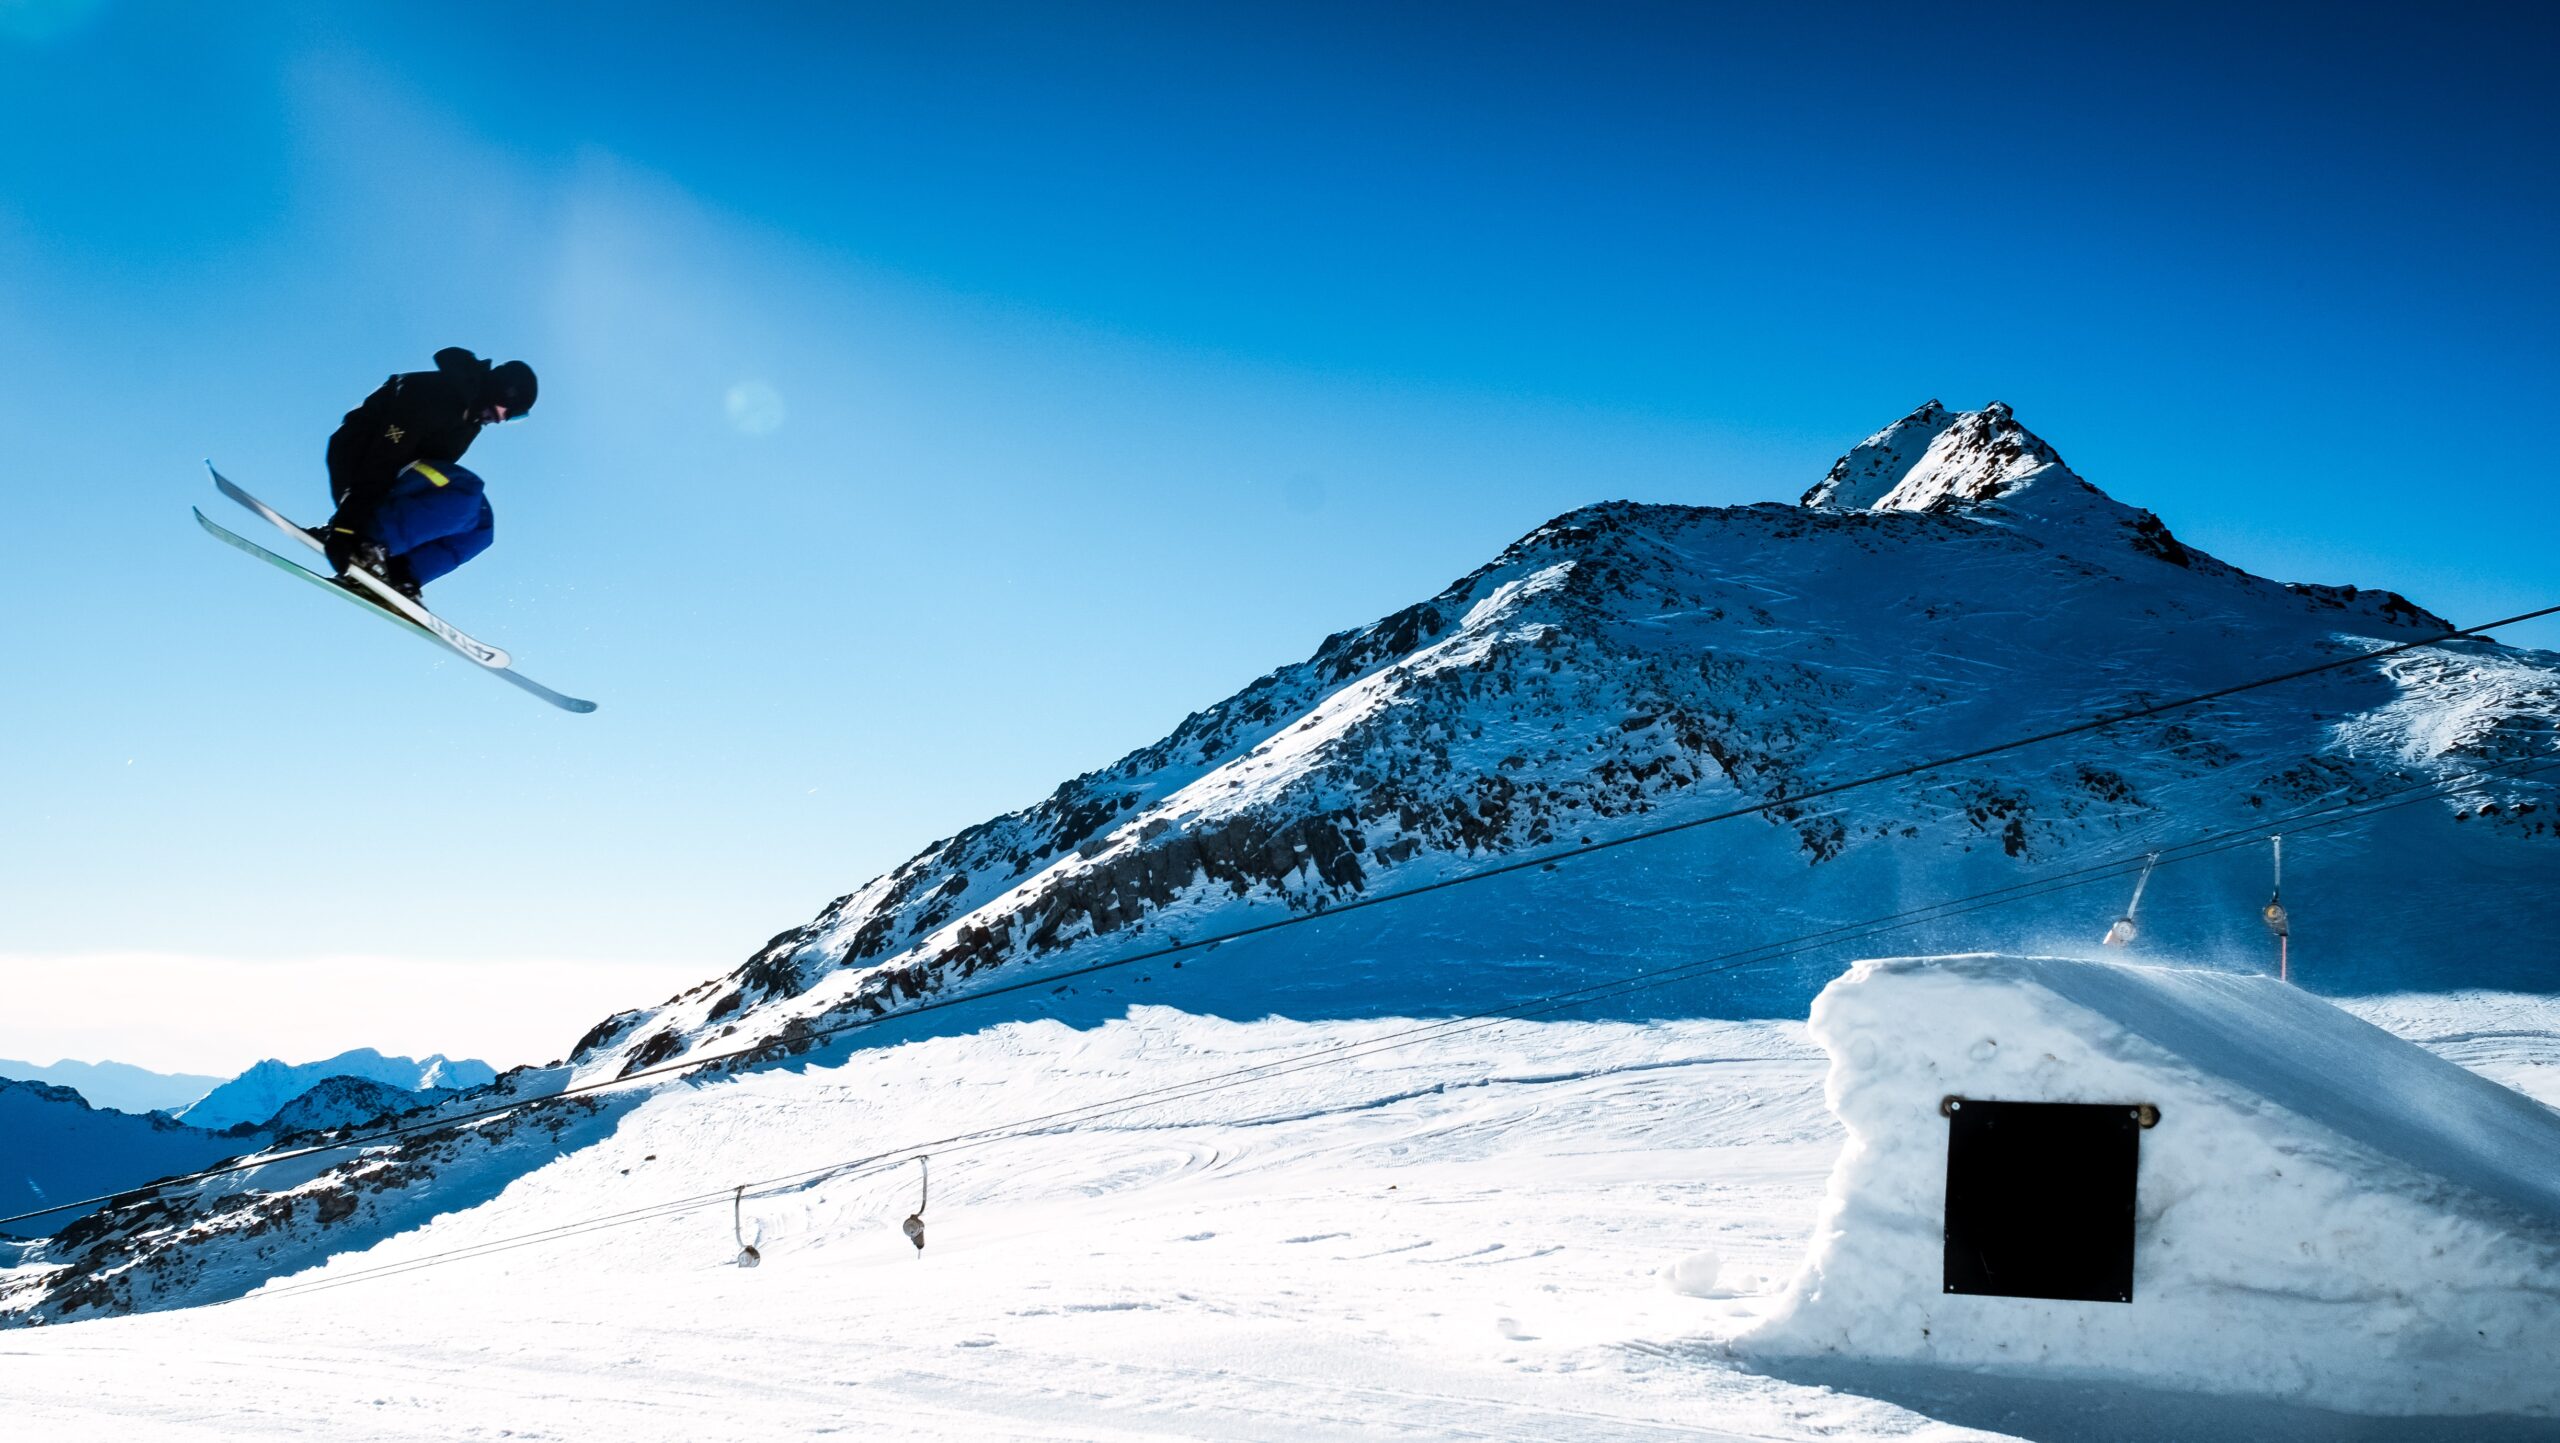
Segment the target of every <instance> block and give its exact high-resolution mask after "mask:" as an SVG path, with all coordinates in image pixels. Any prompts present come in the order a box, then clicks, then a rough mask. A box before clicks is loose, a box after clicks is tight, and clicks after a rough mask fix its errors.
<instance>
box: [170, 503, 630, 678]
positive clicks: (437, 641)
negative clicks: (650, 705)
mask: <svg viewBox="0 0 2560 1443" xmlns="http://www.w3.org/2000/svg"><path fill="white" fill-rule="evenodd" d="M243 494H245V493H243ZM196 524H197V525H199V526H201V527H203V528H204V529H205V530H206V531H208V532H210V533H212V535H213V537H214V539H215V540H217V541H221V542H223V543H224V544H226V545H229V546H234V547H237V548H239V549H240V550H242V551H245V552H247V553H249V554H250V555H251V556H254V557H257V558H258V559H259V560H261V561H264V562H266V563H267V564H268V565H270V566H273V567H275V568H276V569H277V570H279V571H286V572H291V573H292V574H293V575H295V576H298V577H301V578H302V579H303V580H305V581H308V582H310V583H311V584H312V585H314V586H316V587H319V588H320V589H321V590H322V591H325V592H328V593H329V594H330V595H331V596H334V597H337V598H338V599H339V600H341V601H344V602H346V603H348V604H349V605H351V606H355V607H359V608H362V609H363V611H364V613H365V614H366V615H368V616H378V617H380V618H382V619H383V620H384V621H387V622H389V623H391V624H392V625H393V626H396V627H399V628H400V629H401V630H403V631H405V632H408V633H409V634H410V635H412V636H414V637H417V638H418V639H419V640H421V641H424V642H426V643H427V644H428V645H430V646H432V647H434V648H436V649H437V650H439V651H444V652H451V653H454V654H457V655H461V656H464V657H466V658H468V659H469V660H472V661H475V662H478V661H479V658H478V657H474V656H471V655H470V653H468V652H464V651H462V650H461V649H460V648H459V647H456V646H455V645H454V644H453V643H451V642H449V641H446V640H445V639H444V638H443V637H441V636H438V635H437V634H436V633H434V632H432V631H430V630H428V629H427V628H425V627H423V626H420V625H418V624H417V623H416V622H414V621H411V620H410V619H409V618H408V617H406V616H403V615H401V614H400V613H398V612H395V611H392V610H390V609H389V608H387V607H381V606H376V605H374V604H373V602H372V601H370V600H369V599H367V598H365V597H362V596H358V595H357V594H356V593H354V592H352V591H349V590H348V589H347V588H345V587H343V586H340V585H339V584H338V583H337V582H336V581H335V580H333V579H332V578H330V577H327V576H324V575H322V574H320V573H319V572H317V571H314V570H312V569H311V568H309V567H307V566H304V565H302V564H300V563H298V562H295V561H292V560H289V559H287V558H285V557H282V556H278V555H277V554H275V553H274V552H272V551H269V550H268V549H267V548H265V547H263V546H260V545H259V544H258V543H256V542H254V541H251V540H250V539H249V538H247V537H245V536H242V535H240V534H238V533H237V532H234V531H232V530H230V529H229V528H227V527H225V526H223V525H222V524H221V523H220V522H217V521H215V520H214V519H213V518H212V517H210V516H207V515H205V514H204V511H203V509H202V508H196ZM479 669H480V670H483V671H486V672H488V673H489V674H490V675H492V676H495V677H497V678H498V679H499V680H501V681H504V682H506V683H507V684H508V685H510V686H514V687H517V688H519V689H521V690H524V691H528V692H531V693H532V694H533V695H535V696H538V697H540V698H542V699H543V700H544V701H547V702H549V703H551V704H552V705H553V706H556V707H558V708H560V709H561V710H562V711H567V712H577V713H580V714H581V715H583V714H585V713H587V712H591V711H594V710H595V709H596V704H595V703H594V702H591V701H585V700H582V699H580V698H578V697H574V696H563V695H562V694H560V693H559V692H556V691H553V690H552V689H551V688H549V687H547V686H544V685H543V684H542V683H540V682H538V681H535V680H534V679H533V678H531V677H529V676H525V675H523V674H522V673H519V672H516V671H514V670H511V669H509V668H508V667H505V666H490V665H488V664H486V663H481V665H480V668H479Z"/></svg>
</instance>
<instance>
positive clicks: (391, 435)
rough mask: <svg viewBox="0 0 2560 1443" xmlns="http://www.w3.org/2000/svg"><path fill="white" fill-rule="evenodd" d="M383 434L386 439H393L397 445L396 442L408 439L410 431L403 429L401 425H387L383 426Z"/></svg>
mask: <svg viewBox="0 0 2560 1443" xmlns="http://www.w3.org/2000/svg"><path fill="white" fill-rule="evenodd" d="M382 434H383V436H384V438H385V439H387V440H389V441H391V442H392V443H393V444H395V445H396V444H398V443H399V442H401V441H403V440H406V439H407V438H408V435H409V433H408V432H406V431H403V430H401V429H400V428H399V427H397V426H387V427H385V428H383V432H382Z"/></svg>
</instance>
